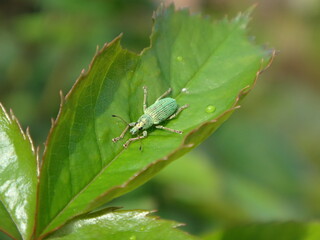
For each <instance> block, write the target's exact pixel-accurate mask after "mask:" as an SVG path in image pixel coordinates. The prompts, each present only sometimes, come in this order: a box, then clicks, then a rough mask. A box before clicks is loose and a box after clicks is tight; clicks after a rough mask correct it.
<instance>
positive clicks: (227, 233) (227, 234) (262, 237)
mask: <svg viewBox="0 0 320 240" xmlns="http://www.w3.org/2000/svg"><path fill="white" fill-rule="evenodd" d="M203 239H204V240H234V239H237V240H247V239H254V240H270V239H273V240H318V239H320V223H319V222H310V223H298V222H282V223H281V222H275V223H261V224H251V225H246V226H241V227H234V228H230V229H227V230H221V231H217V232H215V233H212V234H209V235H207V236H205V237H204V238H203Z"/></svg>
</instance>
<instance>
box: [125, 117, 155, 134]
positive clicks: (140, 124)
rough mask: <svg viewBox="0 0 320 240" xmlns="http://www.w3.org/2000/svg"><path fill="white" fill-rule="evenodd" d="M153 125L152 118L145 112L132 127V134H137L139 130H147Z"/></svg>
mask: <svg viewBox="0 0 320 240" xmlns="http://www.w3.org/2000/svg"><path fill="white" fill-rule="evenodd" d="M152 125H153V122H152V119H151V117H150V116H149V115H147V114H143V115H142V116H141V117H140V118H139V119H138V121H137V123H136V125H134V126H133V128H131V129H130V132H131V134H132V135H135V134H137V133H138V132H139V131H142V130H146V129H148V128H149V127H151V126H152Z"/></svg>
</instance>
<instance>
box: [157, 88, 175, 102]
mask: <svg viewBox="0 0 320 240" xmlns="http://www.w3.org/2000/svg"><path fill="white" fill-rule="evenodd" d="M171 91H172V89H171V88H169V89H168V90H167V91H166V92H165V93H164V94H162V95H161V96H160V97H158V99H157V100H156V102H157V101H159V100H160V99H162V98H164V97H165V96H167V95H168V94H169V93H171Z"/></svg>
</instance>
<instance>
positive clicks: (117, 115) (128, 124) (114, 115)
mask: <svg viewBox="0 0 320 240" xmlns="http://www.w3.org/2000/svg"><path fill="white" fill-rule="evenodd" d="M112 117H117V118H120V119H121V120H122V121H123V122H124V123H125V124H127V125H129V123H128V122H127V121H126V120H124V119H123V118H122V117H120V116H118V115H114V114H112Z"/></svg>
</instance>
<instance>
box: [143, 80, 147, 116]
mask: <svg viewBox="0 0 320 240" xmlns="http://www.w3.org/2000/svg"><path fill="white" fill-rule="evenodd" d="M146 109H147V87H146V86H143V112H145V111H146Z"/></svg>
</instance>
